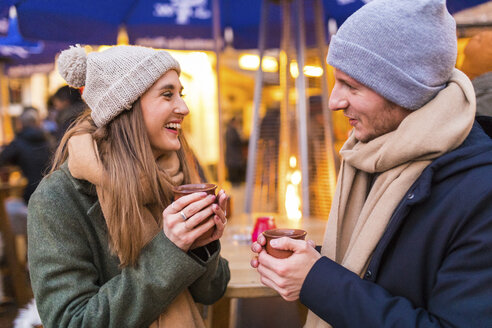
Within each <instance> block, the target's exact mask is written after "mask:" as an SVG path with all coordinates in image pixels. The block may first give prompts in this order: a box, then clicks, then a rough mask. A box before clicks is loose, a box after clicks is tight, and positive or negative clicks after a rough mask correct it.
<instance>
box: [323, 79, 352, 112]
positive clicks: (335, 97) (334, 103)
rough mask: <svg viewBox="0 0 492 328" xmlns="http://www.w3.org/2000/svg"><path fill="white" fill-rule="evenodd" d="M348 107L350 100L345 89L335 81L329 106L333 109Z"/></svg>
mask: <svg viewBox="0 0 492 328" xmlns="http://www.w3.org/2000/svg"><path fill="white" fill-rule="evenodd" d="M347 107H348V100H347V99H346V97H345V95H344V93H343V91H342V90H341V89H340V87H339V86H338V85H337V83H335V86H334V87H333V90H332V91H331V95H330V99H329V101H328V108H330V109H331V110H332V111H337V110H343V109H345V108H347Z"/></svg>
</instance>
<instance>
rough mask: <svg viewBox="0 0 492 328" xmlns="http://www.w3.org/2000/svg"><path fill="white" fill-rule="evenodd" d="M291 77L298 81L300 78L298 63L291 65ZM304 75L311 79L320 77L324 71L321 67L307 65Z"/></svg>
mask: <svg viewBox="0 0 492 328" xmlns="http://www.w3.org/2000/svg"><path fill="white" fill-rule="evenodd" d="M289 70H290V75H291V76H292V77H293V78H294V79H296V78H297V77H298V76H299V66H298V65H297V62H296V61H293V62H291V63H290V69H289ZM304 75H306V76H309V77H320V76H321V75H323V69H322V68H321V67H319V66H312V65H306V66H304Z"/></svg>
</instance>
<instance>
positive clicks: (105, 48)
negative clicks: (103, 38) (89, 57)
mask: <svg viewBox="0 0 492 328" xmlns="http://www.w3.org/2000/svg"><path fill="white" fill-rule="evenodd" d="M112 47H113V46H99V48H97V51H99V52H101V51H104V50H107V49H109V48H112Z"/></svg>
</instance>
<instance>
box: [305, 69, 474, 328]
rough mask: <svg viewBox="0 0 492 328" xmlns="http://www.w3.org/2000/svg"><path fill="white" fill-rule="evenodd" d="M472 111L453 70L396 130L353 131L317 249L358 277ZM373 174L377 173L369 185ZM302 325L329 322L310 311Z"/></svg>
mask: <svg viewBox="0 0 492 328" xmlns="http://www.w3.org/2000/svg"><path fill="white" fill-rule="evenodd" d="M474 116H475V94H474V91H473V86H472V85H471V83H470V80H468V78H467V77H466V76H465V75H464V74H463V73H462V72H460V71H458V70H455V71H454V72H453V75H452V77H451V79H450V82H449V84H448V86H447V87H446V88H445V89H443V90H442V91H440V92H439V93H438V95H437V96H436V97H435V98H434V99H433V100H431V101H430V102H429V103H427V104H426V105H424V106H423V107H422V108H420V109H418V110H416V111H414V112H413V113H411V114H410V115H409V116H407V117H406V118H405V119H404V120H403V121H402V122H401V124H400V126H399V127H398V128H397V129H396V130H395V131H393V132H390V133H387V134H384V135H382V136H380V137H378V138H376V139H374V140H371V141H370V142H368V143H362V142H358V141H357V140H356V139H355V138H354V135H353V134H352V135H351V136H350V137H349V139H348V140H347V142H346V143H345V144H344V145H343V147H342V149H341V151H340V154H341V155H342V158H343V160H342V165H341V169H340V174H339V177H338V182H337V189H336V192H335V196H334V199H333V204H332V207H331V212H330V216H329V219H328V223H327V226H326V232H325V237H324V242H323V246H322V249H321V254H322V255H324V256H327V257H328V258H330V259H332V260H334V261H335V262H337V263H339V264H341V265H343V266H344V267H346V268H347V269H349V270H350V271H352V272H354V273H356V274H358V275H359V276H361V277H362V276H363V275H364V272H365V269H366V268H367V266H368V264H369V261H370V259H371V256H372V253H373V251H374V249H375V248H376V245H377V244H378V242H379V240H380V238H381V237H382V235H383V233H384V231H385V229H386V226H387V224H388V222H389V219H390V218H391V215H392V214H393V212H394V210H395V209H396V206H398V204H399V203H400V201H401V200H402V198H403V197H404V196H405V194H406V193H407V192H408V190H409V188H410V187H411V186H412V184H413V183H414V182H415V181H416V180H417V178H418V177H419V176H420V174H421V173H422V171H423V170H424V169H425V167H427V165H429V164H430V163H431V162H432V160H433V159H435V158H437V157H439V156H441V155H443V154H445V153H447V152H449V151H451V150H453V149H455V148H456V147H458V146H459V145H460V144H461V143H462V142H463V141H464V140H465V138H466V136H467V135H468V133H469V132H470V130H471V128H472V125H473V121H474ZM372 174H377V178H376V179H375V181H374V183H373V184H372V186H371V177H372V176H371V175H372ZM332 278H333V277H326V279H332ZM319 301H320V302H323V300H319ZM305 327H306V328H311V327H316V328H326V327H331V326H330V325H329V324H328V323H326V322H324V321H323V320H322V319H321V318H319V317H318V316H316V315H315V314H314V313H313V312H311V311H310V312H309V313H308V318H307V321H306V325H305Z"/></svg>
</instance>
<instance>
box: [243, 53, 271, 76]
mask: <svg viewBox="0 0 492 328" xmlns="http://www.w3.org/2000/svg"><path fill="white" fill-rule="evenodd" d="M259 66H260V57H259V56H258V55H251V54H244V55H241V56H239V67H240V68H241V69H244V70H247V71H256V70H257V69H258V67H259ZM261 68H262V69H263V71H264V72H270V73H275V72H277V71H278V62H277V59H276V58H275V57H272V56H264V57H263V63H262V65H261Z"/></svg>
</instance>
